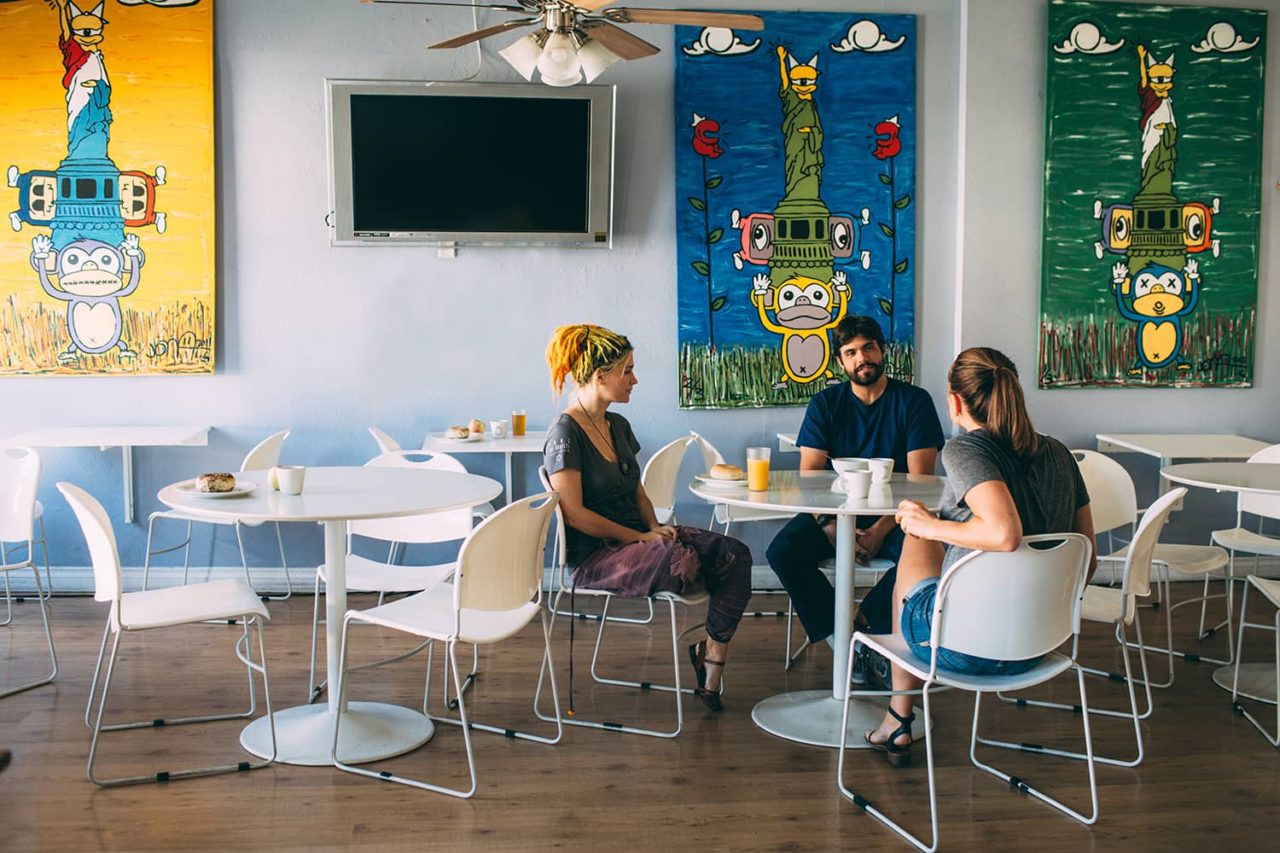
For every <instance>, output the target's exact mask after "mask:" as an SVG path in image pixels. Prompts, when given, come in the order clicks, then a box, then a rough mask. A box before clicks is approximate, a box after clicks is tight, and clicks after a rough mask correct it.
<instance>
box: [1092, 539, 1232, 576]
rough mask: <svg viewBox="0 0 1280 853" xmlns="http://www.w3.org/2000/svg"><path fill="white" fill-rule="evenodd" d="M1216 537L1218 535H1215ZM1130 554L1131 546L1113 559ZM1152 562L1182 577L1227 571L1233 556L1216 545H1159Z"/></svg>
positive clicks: (1152, 556) (1115, 554)
mask: <svg viewBox="0 0 1280 853" xmlns="http://www.w3.org/2000/svg"><path fill="white" fill-rule="evenodd" d="M1215 535H1216V534H1215ZM1128 554H1129V546H1128V545H1126V546H1125V547H1123V548H1121V549H1120V550H1119V551H1116V552H1115V553H1114V554H1110V555H1109V557H1110V558H1112V559H1117V560H1123V559H1124V558H1125V557H1127V556H1128ZM1151 561H1152V562H1154V563H1164V564H1165V565H1166V566H1168V567H1169V571H1171V572H1174V573H1176V574H1180V575H1206V574H1208V573H1209V572H1216V571H1218V570H1219V569H1225V568H1226V567H1227V563H1229V562H1230V561H1231V555H1230V554H1228V553H1227V552H1226V551H1225V550H1224V549H1222V548H1219V547H1217V546H1216V545H1169V544H1165V543H1159V544H1157V545H1156V548H1155V551H1154V552H1152V555H1151Z"/></svg>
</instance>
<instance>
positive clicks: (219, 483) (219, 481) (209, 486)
mask: <svg viewBox="0 0 1280 853" xmlns="http://www.w3.org/2000/svg"><path fill="white" fill-rule="evenodd" d="M235 487H236V478H235V477H234V476H232V475H231V474H226V473H215V474H201V475H200V476H199V477H196V491H197V492H229V491H231V490H232V489H234V488H235Z"/></svg>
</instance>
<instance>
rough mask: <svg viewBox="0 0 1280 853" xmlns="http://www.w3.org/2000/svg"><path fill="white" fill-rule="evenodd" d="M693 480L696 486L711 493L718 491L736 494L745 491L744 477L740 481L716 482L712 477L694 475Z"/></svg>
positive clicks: (745, 480) (745, 479)
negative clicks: (696, 482)
mask: <svg viewBox="0 0 1280 853" xmlns="http://www.w3.org/2000/svg"><path fill="white" fill-rule="evenodd" d="M693 479H695V480H697V481H698V485H700V486H702V488H704V489H711V490H713V491H715V490H719V491H722V492H736V491H738V490H739V489H745V488H746V487H747V478H746V477H743V478H742V479H741V480H717V479H715V478H714V477H708V476H706V475H704V474H694V475H693Z"/></svg>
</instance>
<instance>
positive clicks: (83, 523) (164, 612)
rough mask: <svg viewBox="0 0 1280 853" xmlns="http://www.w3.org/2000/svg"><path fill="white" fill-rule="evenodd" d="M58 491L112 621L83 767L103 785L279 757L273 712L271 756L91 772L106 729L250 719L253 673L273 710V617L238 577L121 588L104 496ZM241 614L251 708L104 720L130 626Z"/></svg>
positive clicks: (237, 767) (239, 645)
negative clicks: (114, 773) (133, 771)
mask: <svg viewBox="0 0 1280 853" xmlns="http://www.w3.org/2000/svg"><path fill="white" fill-rule="evenodd" d="M58 491H60V492H62V495H63V497H65V498H66V499H67V503H69V504H71V509H72V510H74V511H75V514H76V518H77V519H79V521H80V527H81V529H82V530H83V531H84V537H85V541H86V543H87V544H88V546H89V558H90V561H91V562H92V563H93V581H94V598H95V599H96V600H97V601H106V602H110V603H111V610H110V612H109V613H108V615H107V624H106V625H105V626H104V627H103V630H102V644H101V646H99V647H98V662H97V664H95V666H94V668H93V679H92V680H91V681H90V682H89V699H88V702H87V703H86V704H85V709H84V722H85V725H86V726H89V728H91V729H92V730H93V739H92V741H91V742H90V744H89V763H88V765H87V766H86V768H85V772H86V774H87V775H88V777H89V781H90V782H93V783H94V784H95V785H101V786H103V787H114V786H117V785H131V784H137V783H140V782H168V781H170V780H173V779H186V778H191V777H194V776H212V775H215V774H218V773H234V772H243V771H246V770H257V769H259V768H262V767H266V766H268V765H270V764H271V763H272V762H274V761H275V755H276V730H275V722H274V718H272V722H271V756H270V757H268V758H267V759H265V760H263V761H258V762H249V761H243V760H238V761H236V762H235V763H234V764H225V765H220V766H212V767H198V768H192V769H189V770H163V771H159V772H156V773H148V774H144V775H139V776H122V777H118V778H114V779H99V778H98V777H97V776H95V775H94V762H95V760H96V759H97V755H98V741H99V739H100V738H101V735H102V734H103V733H104V732H114V731H121V730H124V729H149V728H161V727H168V726H175V725H183V724H187V723H207V722H214V721H218V720H235V719H248V718H250V717H252V716H254V714H255V712H256V711H257V704H258V703H257V694H256V691H255V689H254V683H253V674H254V673H255V672H257V673H259V674H260V675H261V676H262V694H263V699H264V702H265V704H266V714H267V717H268V718H271V686H270V682H269V680H268V678H267V652H266V646H265V645H264V642H263V636H262V634H263V630H262V629H263V622H264V620H266V619H269V618H271V617H270V616H269V615H268V613H267V608H266V606H265V605H264V604H263V603H262V601H261V600H260V599H259V598H258V596H257V594H256V593H254V591H253V588H252V587H251V586H249V584H248V582H246V581H243V580H240V579H239V578H235V579H228V580H220V581H211V582H209V583H197V584H190V585H188V586H175V587H168V588H165V589H155V590H151V591H149V592H123V590H122V587H121V580H120V554H119V552H118V551H117V550H116V536H115V532H114V531H113V530H112V529H111V522H110V521H109V520H108V519H107V513H106V511H105V510H104V509H103V508H102V504H100V503H98V501H97V500H96V499H95V498H94V497H93V496H92V495H90V494H89V493H88V492H86V491H85V490H84V489H81V488H79V487H78V486H73V485H72V484H71V483H58ZM213 619H217V620H238V621H239V622H240V623H242V624H241V634H240V636H239V638H238V639H237V640H236V644H235V653H236V657H238V658H239V659H240V661H241V662H242V663H243V664H244V665H245V667H246V672H247V674H248V679H249V709H248V710H247V711H244V712H243V713H238V714H221V715H213V716H199V717H182V718H178V719H160V718H156V717H152V718H150V719H146V720H140V721H138V722H133V723H116V724H113V725H109V726H104V725H103V724H102V720H103V716H104V714H105V711H106V708H107V700H108V697H109V695H110V693H111V679H112V676H113V675H114V674H115V666H116V656H117V655H118V654H119V651H120V641H121V639H122V638H123V637H124V635H125V634H129V633H135V632H141V631H149V630H152V629H156V628H170V627H174V626H177V625H189V624H193V623H198V622H204V621H208V620H213ZM251 625H252V626H256V627H257V629H258V630H257V633H258V658H259V661H260V662H255V661H254V659H253V651H252V647H251V644H250V640H249V628H250V626H251ZM108 637H110V638H111V657H110V658H108V660H107V672H106V675H105V677H104V678H103V682H102V695H101V697H100V698H99V700H98V712H97V716H96V717H95V718H94V720H93V722H90V719H89V718H90V714H91V713H92V710H93V697H94V693H95V691H96V690H97V688H98V676H99V674H100V673H101V672H102V658H103V655H104V653H105V652H106V648H107V638H108Z"/></svg>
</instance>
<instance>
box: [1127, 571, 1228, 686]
mask: <svg viewBox="0 0 1280 853" xmlns="http://www.w3.org/2000/svg"><path fill="white" fill-rule="evenodd" d="M1234 567H1235V552H1234V551H1233V552H1231V560H1230V562H1228V563H1227V569H1226V574H1225V576H1224V577H1223V578H1222V582H1223V585H1224V588H1225V592H1224V593H1223V594H1222V595H1221V596H1217V595H1212V596H1211V595H1209V594H1208V589H1209V581H1210V578H1209V577H1208V576H1207V575H1206V576H1205V579H1204V590H1203V592H1202V594H1201V595H1200V596H1199V597H1198V598H1188V599H1186V600H1185V601H1176V602H1175V601H1174V600H1173V598H1172V591H1171V589H1170V584H1169V570H1168V567H1165V566H1162V568H1163V569H1164V571H1163V572H1162V573H1161V574H1162V580H1163V583H1164V595H1163V598H1164V600H1165V604H1166V606H1165V608H1164V611H1165V620H1166V623H1165V624H1166V626H1167V628H1168V631H1169V634H1168V637H1167V638H1166V641H1167V642H1168V647H1166V648H1160V647H1156V646H1149V647H1148V648H1150V649H1151V651H1153V652H1160V653H1166V654H1169V655H1176V656H1177V657H1180V658H1182V659H1183V660H1186V661H1190V662H1192V663H1202V662H1203V663H1212V664H1218V665H1220V666H1229V665H1230V664H1231V663H1232V662H1233V661H1234V660H1235V651H1236V650H1235V633H1234V632H1233V631H1232V630H1231V625H1232V624H1233V623H1232V619H1233V612H1234V602H1233V598H1234V595H1233V591H1234V588H1235V574H1234ZM1210 598H1225V599H1226V605H1227V618H1226V619H1225V620H1224V621H1222V622H1220V623H1218V625H1216V626H1215V627H1212V628H1209V629H1205V627H1204V618H1205V617H1204V607H1205V605H1206V604H1207V600H1208V599H1210ZM1197 601H1199V602H1200V604H1201V621H1200V635H1199V639H1200V640H1201V641H1204V640H1208V639H1210V638H1211V637H1213V636H1215V635H1216V634H1217V633H1218V630H1219V629H1220V628H1223V627H1226V629H1227V631H1226V635H1227V657H1226V659H1223V658H1213V657H1208V656H1207V655H1201V654H1198V653H1196V652H1184V651H1180V650H1178V649H1175V648H1174V647H1173V611H1174V610H1176V609H1178V608H1179V607H1183V606H1185V605H1188V604H1195V603H1196V602H1197ZM1130 648H1135V646H1133V645H1132V644H1130ZM1172 682H1173V675H1172V667H1171V668H1170V676H1169V683H1170V684H1172ZM1153 686H1155V687H1165V686H1168V685H1164V684H1156V685H1153Z"/></svg>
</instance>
